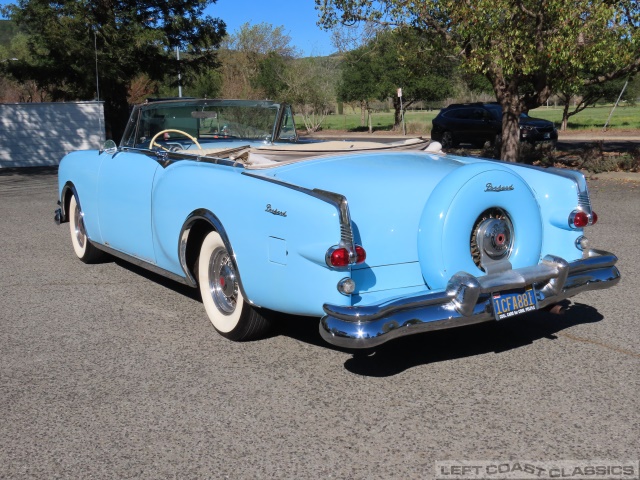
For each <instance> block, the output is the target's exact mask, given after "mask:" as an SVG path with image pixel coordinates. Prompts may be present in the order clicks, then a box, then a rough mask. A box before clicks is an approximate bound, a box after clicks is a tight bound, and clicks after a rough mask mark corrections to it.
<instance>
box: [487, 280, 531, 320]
mask: <svg viewBox="0 0 640 480" xmlns="http://www.w3.org/2000/svg"><path fill="white" fill-rule="evenodd" d="M492 303H493V314H494V315H495V317H496V320H504V319H505V318H511V317H515V316H516V315H521V314H523V313H527V312H531V311H533V310H535V309H537V308H538V304H537V302H536V292H535V290H534V289H533V286H527V287H525V288H519V289H517V290H509V291H507V292H500V293H494V294H493V295H492Z"/></svg>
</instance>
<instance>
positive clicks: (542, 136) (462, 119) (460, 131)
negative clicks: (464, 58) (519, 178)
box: [431, 103, 558, 148]
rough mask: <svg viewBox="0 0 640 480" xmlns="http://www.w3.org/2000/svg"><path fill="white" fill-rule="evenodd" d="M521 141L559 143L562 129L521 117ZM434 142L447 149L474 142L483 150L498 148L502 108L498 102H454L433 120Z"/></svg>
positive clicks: (527, 117)
mask: <svg viewBox="0 0 640 480" xmlns="http://www.w3.org/2000/svg"><path fill="white" fill-rule="evenodd" d="M519 123H520V140H521V141H527V142H532V143H535V142H556V141H557V140H558V130H557V129H556V127H555V125H554V124H553V122H550V121H548V120H543V119H540V118H533V117H530V116H528V115H527V114H526V113H522V114H520V121H519ZM432 124H433V128H432V130H431V139H432V140H435V141H438V142H440V143H442V146H443V147H444V148H450V147H457V146H458V145H460V144H461V143H470V144H472V145H474V146H476V147H479V148H481V147H483V146H484V145H485V144H486V143H487V142H489V143H491V144H492V145H496V144H497V143H499V142H500V139H501V137H502V108H501V107H500V105H499V104H497V103H464V104H459V103H454V104H452V105H449V106H448V107H446V108H443V109H442V110H440V113H438V115H437V116H436V117H435V118H434V119H433V120H432Z"/></svg>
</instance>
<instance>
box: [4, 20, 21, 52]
mask: <svg viewBox="0 0 640 480" xmlns="http://www.w3.org/2000/svg"><path fill="white" fill-rule="evenodd" d="M17 33H18V27H17V25H16V24H15V22H12V21H10V20H0V47H5V48H9V46H10V45H11V40H13V37H15V36H16V35H17Z"/></svg>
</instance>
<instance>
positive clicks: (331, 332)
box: [320, 249, 620, 348]
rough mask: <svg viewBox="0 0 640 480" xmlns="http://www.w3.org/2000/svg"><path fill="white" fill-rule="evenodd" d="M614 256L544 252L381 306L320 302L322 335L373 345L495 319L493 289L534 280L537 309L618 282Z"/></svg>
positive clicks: (345, 343)
mask: <svg viewBox="0 0 640 480" xmlns="http://www.w3.org/2000/svg"><path fill="white" fill-rule="evenodd" d="M617 261H618V258H617V257H616V256H615V255H613V254H612V253H609V252H605V251H602V250H594V249H591V250H588V251H587V252H586V254H585V255H584V257H583V258H582V259H580V260H577V261H575V262H571V263H569V262H567V261H566V260H564V259H562V258H560V257H556V256H553V255H547V256H546V257H544V258H543V260H542V262H541V263H540V264H538V265H535V266H533V267H524V268H519V269H512V270H507V271H504V272H500V273H494V274H490V275H485V276H483V277H474V276H473V275H471V274H468V273H465V272H458V273H456V274H455V275H454V276H453V277H451V279H450V280H449V282H448V285H447V288H446V289H445V290H444V291H440V292H433V293H426V294H422V295H417V296H411V297H405V298H399V299H394V300H390V301H388V302H385V303H382V304H380V305H368V306H354V307H345V306H339V305H329V304H325V305H324V307H323V308H324V311H325V313H326V315H325V316H324V317H322V319H321V320H320V335H321V336H322V338H323V339H324V340H326V341H327V342H329V343H331V344H333V345H336V346H338V347H345V348H371V347H375V346H377V345H380V344H382V343H385V342H387V341H389V340H393V339H394V338H398V337H402V336H405V335H413V334H416V333H422V332H427V331H431V330H440V329H444V328H452V327H458V326H462V325H471V324H474V323H480V322H486V321H491V320H493V319H494V315H493V307H492V303H491V294H492V293H498V292H502V291H506V290H511V289H515V288H521V287H525V286H527V285H534V287H535V289H536V297H537V302H538V308H539V309H540V308H544V307H546V306H549V305H552V304H554V303H557V302H559V301H561V300H564V299H566V298H569V297H572V296H574V295H577V294H579V293H581V292H585V291H588V290H599V289H603V288H609V287H612V286H613V285H615V284H616V283H618V282H619V281H620V272H619V271H618V269H617V267H616V266H615V264H616V262H617Z"/></svg>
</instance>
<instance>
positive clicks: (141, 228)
mask: <svg viewBox="0 0 640 480" xmlns="http://www.w3.org/2000/svg"><path fill="white" fill-rule="evenodd" d="M158 168H160V164H159V163H158V159H157V157H156V155H155V153H152V152H148V153H147V152H143V151H139V152H137V151H135V150H129V151H119V152H117V153H116V154H115V155H113V156H109V157H108V158H106V159H105V160H103V162H102V164H101V166H100V172H99V179H98V212H99V221H100V233H101V235H102V241H103V242H104V244H105V245H106V246H107V247H110V248H113V249H115V250H118V251H120V252H123V253H126V254H128V255H133V256H135V257H138V258H140V259H143V260H145V261H147V262H152V263H155V254H154V249H153V237H152V230H151V189H152V187H153V179H154V176H155V175H156V172H157V170H158Z"/></svg>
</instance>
